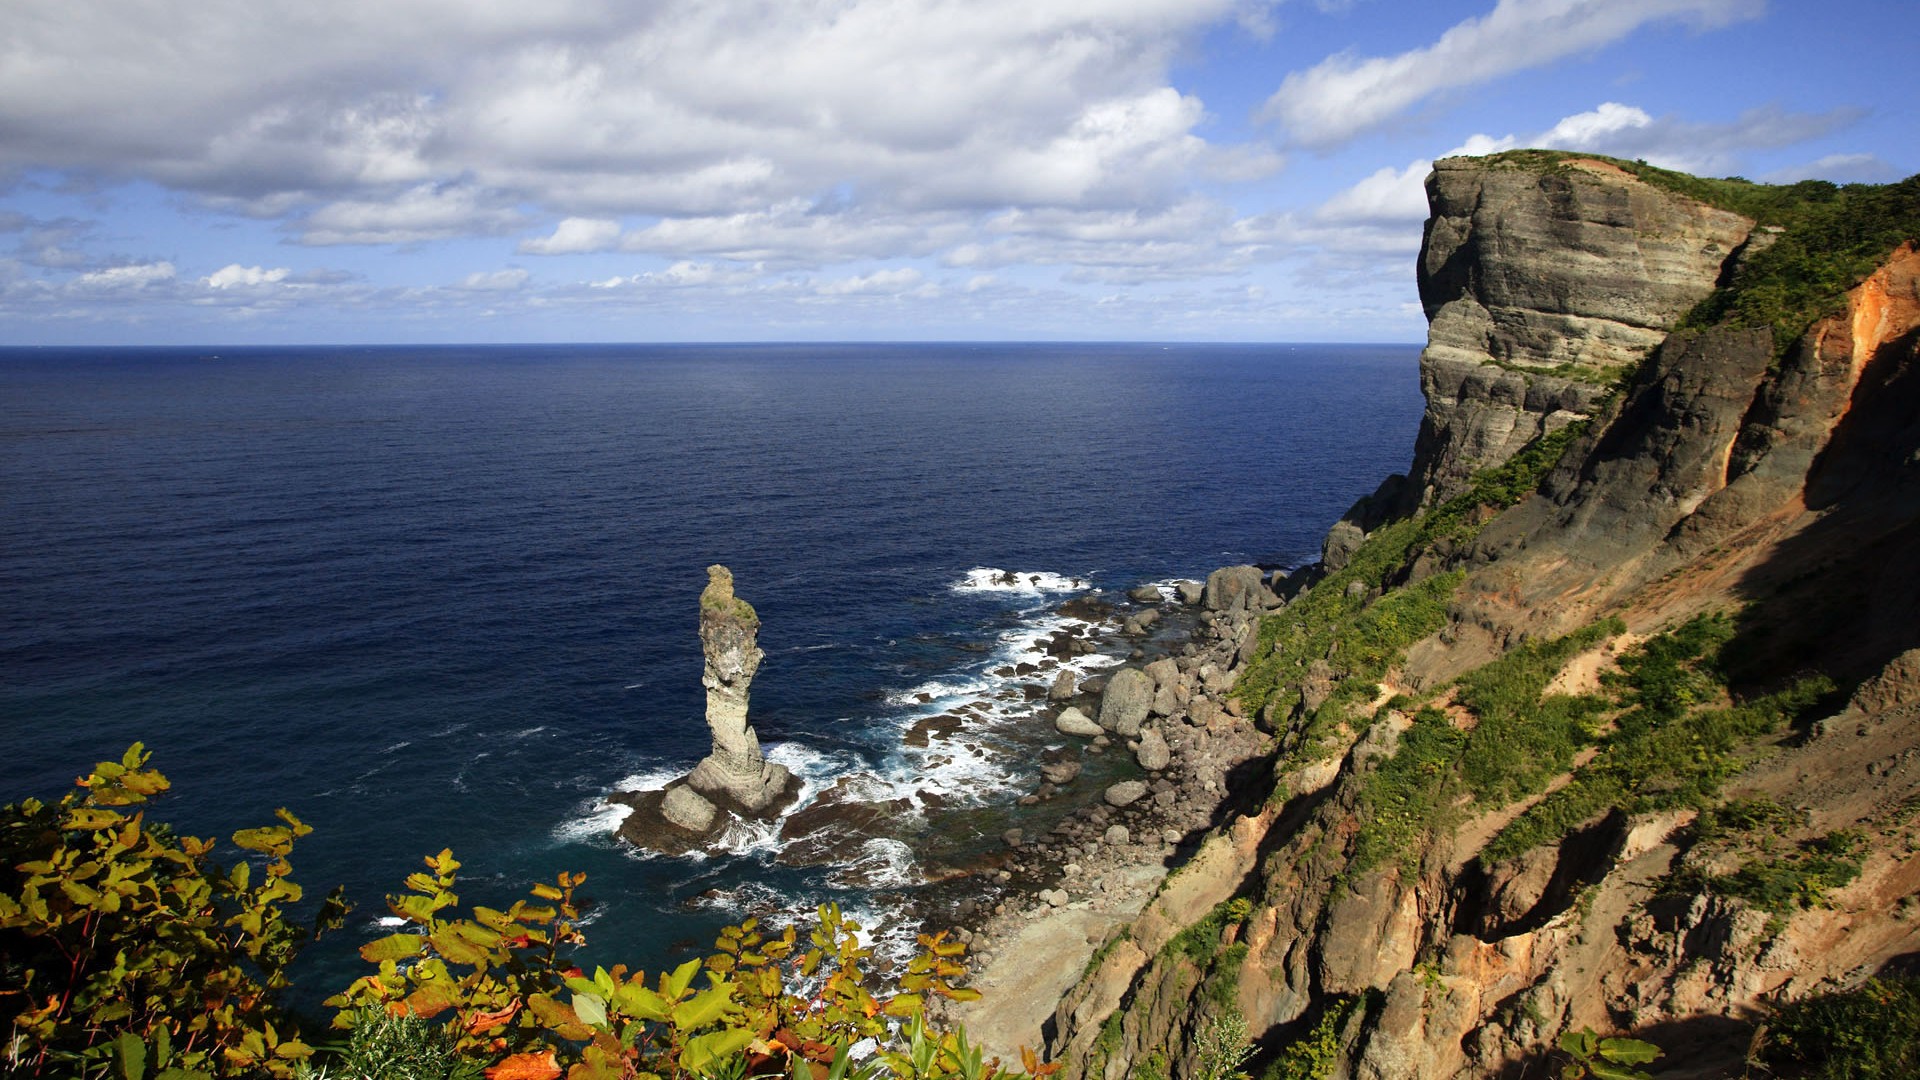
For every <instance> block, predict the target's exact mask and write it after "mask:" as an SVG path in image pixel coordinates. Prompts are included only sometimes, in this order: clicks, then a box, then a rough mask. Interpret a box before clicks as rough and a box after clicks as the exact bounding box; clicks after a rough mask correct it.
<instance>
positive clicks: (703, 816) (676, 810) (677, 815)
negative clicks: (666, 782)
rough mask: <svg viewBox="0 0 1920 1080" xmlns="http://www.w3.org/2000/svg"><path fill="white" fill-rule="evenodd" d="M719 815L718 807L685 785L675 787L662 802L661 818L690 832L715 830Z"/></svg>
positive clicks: (669, 790)
mask: <svg viewBox="0 0 1920 1080" xmlns="http://www.w3.org/2000/svg"><path fill="white" fill-rule="evenodd" d="M719 813H720V811H719V809H718V808H717V807H715V806H714V805H713V804H712V803H710V802H708V801H707V800H706V799H704V798H701V796H700V793H699V792H697V791H695V790H693V789H692V788H690V787H688V786H686V785H685V784H676V785H674V786H673V787H672V788H670V789H668V791H667V793H666V795H665V796H663V797H662V798H661V800H660V816H661V817H663V818H665V819H666V820H667V821H669V822H671V823H673V824H675V825H678V826H679V827H680V828H682V829H685V830H687V831H688V832H695V833H704V832H706V831H708V830H709V829H711V828H713V821H714V818H715V817H717V816H718V815H719Z"/></svg>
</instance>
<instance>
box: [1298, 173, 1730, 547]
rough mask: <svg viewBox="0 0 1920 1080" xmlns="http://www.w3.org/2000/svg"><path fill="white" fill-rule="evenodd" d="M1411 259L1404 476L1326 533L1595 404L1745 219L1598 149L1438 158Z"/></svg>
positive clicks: (1368, 527)
mask: <svg viewBox="0 0 1920 1080" xmlns="http://www.w3.org/2000/svg"><path fill="white" fill-rule="evenodd" d="M1427 200H1428V203H1429V205H1430V206H1431V208H1432V212H1433V216H1432V217H1431V218H1430V219H1429V220H1428V222H1427V230H1426V237H1425V240H1424V242H1423V243H1422V245H1421V252H1420V265H1419V285H1420V303H1421V306H1422V307H1423V308H1424V309H1425V310H1426V315H1427V320H1428V324H1429V325H1428V331H1427V347H1426V350H1425V351H1424V352H1422V353H1421V356H1420V381H1421V389H1422V391H1423V392H1424V393H1425V395H1426V399H1427V411H1426V415H1425V416H1424V417H1423V418H1422V419H1421V424H1420V434H1419V438H1418V440H1417V441H1416V442H1415V444H1414V460H1413V466H1412V468H1411V469H1410V471H1409V473H1408V475H1407V477H1405V478H1395V479H1393V480H1390V481H1389V482H1388V483H1387V484H1386V485H1383V487H1382V488H1381V490H1380V491H1379V492H1377V493H1376V494H1375V495H1374V496H1372V497H1370V498H1368V499H1364V500H1362V501H1361V502H1360V503H1359V504H1358V505H1356V506H1355V507H1354V508H1353V510H1351V511H1349V512H1348V514H1347V516H1346V518H1345V519H1343V520H1342V522H1341V523H1340V524H1339V525H1337V526H1336V527H1335V528H1334V531H1333V532H1332V533H1331V534H1330V535H1329V536H1328V540H1327V545H1326V549H1325V555H1326V557H1327V562H1328V565H1329V566H1332V567H1336V568H1337V567H1339V566H1341V565H1344V564H1345V561H1346V558H1347V556H1348V555H1349V554H1350V553H1351V552H1352V551H1353V549H1354V548H1355V547H1357V546H1359V542H1360V540H1361V539H1362V538H1363V537H1364V535H1365V534H1366V533H1367V532H1370V531H1372V530H1373V529H1374V528H1376V527H1378V526H1379V525H1380V524H1382V523H1384V522H1386V521H1390V520H1394V519H1396V518H1399V517H1404V516H1405V515H1406V514H1408V513H1410V512H1412V511H1413V510H1414V509H1416V508H1418V507H1420V506H1426V505H1432V504H1434V503H1436V502H1440V501H1444V500H1445V499H1447V498H1449V497H1451V496H1452V495H1455V494H1457V493H1458V492H1459V491H1461V490H1462V489H1463V488H1464V486H1465V485H1466V482H1467V480H1468V478H1470V477H1471V476H1472V475H1473V474H1474V473H1475V472H1476V471H1478V470H1480V469H1483V468H1487V467H1488V466H1491V465H1497V464H1499V463H1501V462H1503V461H1505V460H1507V459H1508V458H1509V457H1512V456H1513V455H1514V454H1515V453H1516V452H1518V451H1519V450H1520V449H1521V448H1522V447H1524V446H1525V445H1526V444H1527V443H1529V442H1531V441H1533V440H1534V439H1536V438H1538V437H1540V436H1541V435H1543V434H1546V433H1549V432H1552V431H1555V430H1557V429H1559V428H1561V427H1564V426H1565V425H1567V424H1568V423H1570V422H1572V421H1574V420H1576V419H1579V418H1582V417H1584V416H1586V415H1588V414H1589V413H1591V412H1592V410H1593V409H1594V407H1595V406H1596V405H1597V404H1598V403H1599V402H1600V400H1601V399H1602V397H1603V396H1604V394H1605V392H1606V384H1607V383H1608V382H1609V381H1610V379H1611V378H1612V377H1613V376H1614V375H1616V374H1617V373H1618V372H1619V371H1621V370H1622V369H1624V368H1625V367H1626V366H1628V365H1631V364H1634V363H1636V362H1638V361H1639V360H1640V359H1641V358H1643V357H1644V356H1646V355H1647V354H1648V353H1649V352H1651V351H1652V350H1653V348H1654V347H1655V346H1657V345H1658V344H1659V343H1660V341H1661V340H1662V339H1663V338H1664V337H1665V336H1666V333H1667V330H1668V329H1669V328H1670V327H1671V326H1672V325H1673V323H1674V321H1675V320H1677V319H1678V318H1679V317H1680V316H1681V315H1682V314H1684V313H1685V312H1686V311H1687V309H1689V308H1691V307H1692V306H1693V305H1694V304H1696V303H1698V302H1699V301H1700V300H1701V299H1702V298H1703V297H1705V296H1706V295H1707V294H1708V293H1709V292H1711V291H1712V290H1713V288H1714V285H1715V283H1716V282H1717V281H1719V280H1720V279H1721V278H1722V276H1723V274H1725V273H1726V272H1727V270H1728V267H1729V265H1730V260H1732V259H1734V258H1735V257H1736V256H1737V255H1738V254H1739V253H1740V252H1741V251H1742V249H1743V246H1745V245H1746V244H1747V242H1748V238H1749V236H1750V234H1751V233H1752V231H1753V222H1752V221H1750V220H1748V219H1747V218H1744V217H1741V216H1740V215H1738V214H1733V213H1729V212H1727V211H1724V210H1717V209H1714V208H1713V207H1710V206H1707V205H1705V204H1703V203H1699V202H1695V201H1694V200H1692V199H1689V198H1686V197H1685V196H1682V195H1678V194H1675V193H1673V192H1670V191H1667V190H1664V189H1661V188H1656V187H1653V186H1651V185H1648V184H1646V183H1643V182H1642V181H1640V180H1639V179H1637V178H1635V177H1634V176H1632V175H1631V174H1630V173H1627V172H1625V171H1623V170H1621V169H1619V168H1618V167H1616V166H1613V165H1610V164H1607V163H1605V162H1600V161H1577V160H1576V161H1568V162H1563V163H1561V164H1559V165H1556V166H1554V167H1552V168H1548V169H1541V168H1535V167H1524V166H1522V165H1519V164H1514V163H1504V162H1497V161H1496V162H1491V163H1490V162H1487V161H1484V160H1482V159H1477V158H1447V159H1443V160H1441V161H1437V162H1435V163H1434V166H1433V173H1432V175H1430V176H1429V177H1428V178H1427Z"/></svg>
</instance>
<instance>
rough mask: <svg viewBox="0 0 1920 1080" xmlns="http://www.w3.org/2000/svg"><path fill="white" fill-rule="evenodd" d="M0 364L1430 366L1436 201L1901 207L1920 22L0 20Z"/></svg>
mask: <svg viewBox="0 0 1920 1080" xmlns="http://www.w3.org/2000/svg"><path fill="white" fill-rule="evenodd" d="M3 22H4V25H0V343H6V344H203V343H231V344H244V343H298V342H441V341H460V342H489V341H498V342H511V341H684V340H696V341H697V340H716V341H746V340H915V339H922V340H953V339H1023V340H1044V339H1076V340H1100V339H1121V340H1229V341H1419V340H1421V338H1422V335H1423V333H1424V322H1423V320H1422V319H1421V317H1420V312H1419V306H1418V303H1417V299H1416V296H1415V293H1414V285H1413V263H1414V257H1415V253H1416V252H1417V250H1418V247H1419V239H1420V223H1421V220H1422V218H1423V217H1424V203H1423V201H1422V197H1421V189H1420V182H1421V178H1422V177H1423V176H1424V174H1425V172H1426V168H1427V164H1428V162H1429V161H1430V160H1431V159H1433V158H1434V157H1438V156H1444V155H1446V154H1450V153H1459V152H1486V151H1490V150H1497V149H1502V148H1505V147H1509V146H1528V145H1551V146H1558V147H1563V148H1567V149H1575V150H1587V151H1592V152H1598V153H1610V154H1615V155H1618V156H1622V157H1629V158H1644V159H1646V160H1648V161H1651V162H1653V163H1655V164H1661V165H1667V166H1670V167H1674V168H1680V169H1686V170H1689V171H1693V172H1700V173H1705V174H1710V175H1741V176H1746V177H1749V178H1752V179H1764V180H1776V181H1778V180H1797V179H1803V178H1807V177H1820V178H1824V179H1830V180H1834V181H1840V182H1847V181H1886V180H1894V179H1899V178H1901V177H1903V176H1906V175H1908V174H1910V173H1913V172H1916V171H1920V138H1917V137H1916V136H1917V135H1920V130H1917V129H1920V120H1916V116H1917V115H1920V110H1917V109H1916V108H1915V107H1914V104H1913V103H1914V102H1915V101H1916V100H1920V76H1917V75H1916V74H1915V68H1916V65H1915V64H1914V62H1913V51H1914V47H1915V46H1916V45H1917V44H1920V4H1916V3H1914V2H1913V0H1829V2H1825V3H1819V4H1815V3H1810V2H1805V0H1473V2H1459V3H1448V2H1433V0H1425V2H1422V0H1318V2H1315V0H1281V2H1267V0H1080V2H1064V0H1063V2H1049V0H964V2H958V0H658V2H653V3H646V4H637V3H632V2H631V0H547V2H543V3H540V4H529V3H526V2H525V0H332V2H330V3H328V4H324V5H321V4H314V3H312V2H311V0H192V2H187V0H108V2H102V3H92V4H76V3H73V2H72V0H9V2H8V4H7V16H6V18H5V20H4V21H3Z"/></svg>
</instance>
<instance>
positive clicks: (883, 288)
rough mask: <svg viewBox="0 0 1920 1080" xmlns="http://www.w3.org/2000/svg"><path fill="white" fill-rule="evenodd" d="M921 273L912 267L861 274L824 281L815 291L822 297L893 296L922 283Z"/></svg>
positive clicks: (815, 287)
mask: <svg viewBox="0 0 1920 1080" xmlns="http://www.w3.org/2000/svg"><path fill="white" fill-rule="evenodd" d="M922 280H923V279H922V276H921V273H920V271H918V270H915V269H914V268H912V267H910V266H906V267H900V268H898V269H893V270H875V271H874V272H873V273H871V274H861V275H857V276H854V277H848V278H837V279H835V280H832V281H823V282H820V283H819V284H817V285H816V286H814V291H815V292H818V293H819V294H820V295H822V296H851V295H855V294H877V295H882V296H891V295H894V294H896V293H903V292H908V291H910V290H912V289H913V288H914V287H915V286H917V285H919V284H920V283H921V281H922Z"/></svg>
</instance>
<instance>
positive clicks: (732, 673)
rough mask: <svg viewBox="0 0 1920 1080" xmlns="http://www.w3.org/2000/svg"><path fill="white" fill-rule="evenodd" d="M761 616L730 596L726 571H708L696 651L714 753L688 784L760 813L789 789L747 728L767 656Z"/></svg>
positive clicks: (781, 769)
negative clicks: (702, 660) (750, 701)
mask: <svg viewBox="0 0 1920 1080" xmlns="http://www.w3.org/2000/svg"><path fill="white" fill-rule="evenodd" d="M759 633H760V616H759V615H758V614H756V613H755V612H754V610H753V605H752V604H749V603H747V602H746V601H745V600H742V599H740V598H739V597H737V596H735V595H734V594H733V574H732V573H731V572H730V571H728V569H727V568H726V567H724V566H719V565H715V566H709V567H707V587H706V589H705V590H704V591H702V592H701V593H700V651H701V652H702V654H704V656H705V657H706V668H705V671H704V672H703V674H702V676H701V680H700V681H701V682H702V683H703V684H704V685H705V686H706V688H707V727H708V728H709V729H710V730H711V731H712V732H713V751H712V752H711V753H709V754H708V755H707V756H706V757H705V758H703V759H701V762H700V764H699V765H697V766H695V767H694V770H693V773H692V775H690V776H688V777H687V783H688V785H689V786H691V787H693V788H694V789H695V790H696V791H699V792H700V793H701V794H703V795H706V796H707V797H709V798H712V799H715V800H717V801H720V802H721V803H722V804H725V803H728V802H731V803H735V804H737V805H738V807H739V808H740V809H742V810H745V811H747V812H750V813H760V812H763V811H765V810H767V809H768V808H769V807H771V806H773V805H774V804H775V803H777V802H779V801H780V800H781V799H782V797H783V796H785V795H786V794H787V793H788V789H790V788H791V787H792V786H793V776H792V774H791V773H789V772H788V771H787V768H786V766H784V765H776V764H774V763H773V762H770V761H768V760H767V758H766V755H765V754H763V753H761V752H760V738H759V736H757V735H755V734H754V731H753V725H752V724H750V723H748V722H747V698H748V691H749V689H750V688H751V687H752V685H753V675H754V672H756V671H758V670H760V661H761V660H762V659H764V658H765V657H766V653H764V652H762V651H761V650H760V646H759V644H758V643H757V642H756V640H755V639H756V638H757V637H758V635H759Z"/></svg>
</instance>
